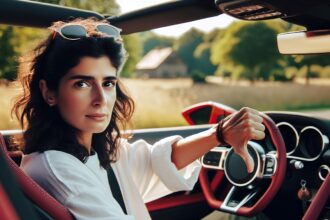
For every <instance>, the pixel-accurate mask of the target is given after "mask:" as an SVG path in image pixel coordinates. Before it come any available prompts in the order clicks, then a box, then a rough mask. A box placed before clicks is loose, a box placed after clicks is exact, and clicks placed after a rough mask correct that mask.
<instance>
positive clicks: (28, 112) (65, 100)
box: [14, 19, 265, 219]
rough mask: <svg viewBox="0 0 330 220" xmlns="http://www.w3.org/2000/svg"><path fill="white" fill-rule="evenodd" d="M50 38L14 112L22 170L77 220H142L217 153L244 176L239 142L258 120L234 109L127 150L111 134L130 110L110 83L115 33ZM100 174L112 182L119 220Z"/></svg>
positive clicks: (70, 27)
mask: <svg viewBox="0 0 330 220" xmlns="http://www.w3.org/2000/svg"><path fill="white" fill-rule="evenodd" d="M51 30H52V31H53V33H52V35H50V36H49V37H48V39H46V40H45V41H44V42H42V43H41V44H40V45H39V46H38V47H37V48H36V50H35V54H34V56H33V57H32V59H31V60H30V61H29V62H27V63H25V64H28V65H30V70H29V73H30V74H28V75H27V76H24V77H22V81H23V87H24V95H23V96H22V97H21V98H20V99H19V100H18V102H17V103H16V105H15V106H14V110H15V111H16V114H17V115H18V117H19V118H20V120H21V124H22V127H23V128H25V129H26V130H25V132H24V140H25V143H24V152H25V154H26V155H25V156H24V158H23V161H22V165H21V166H22V169H23V170H24V171H25V172H26V173H27V174H28V175H30V176H31V177H32V178H33V179H34V180H35V181H36V182H37V183H39V184H40V185H41V186H42V187H43V188H44V189H45V190H46V191H48V192H49V193H50V194H51V195H52V196H54V197H55V198H56V199H57V200H58V201H59V202H61V203H62V204H64V205H65V206H66V207H67V208H68V209H69V210H70V212H71V213H72V214H73V215H74V216H75V218H76V219H150V216H149V214H148V211H147V209H146V207H145V205H144V203H145V202H149V201H152V200H155V199H157V198H159V197H162V196H165V195H167V194H169V193H172V192H175V191H180V190H191V189H192V188H193V186H194V184H195V182H196V181H197V178H198V174H199V171H200V163H199V161H198V160H197V159H198V158H199V157H201V156H202V155H203V154H205V153H206V152H208V151H209V150H210V149H211V148H213V147H215V146H217V145H219V144H229V145H231V146H233V147H234V150H235V151H236V152H237V153H238V154H239V155H241V156H242V158H243V159H244V161H245V163H246V165H247V169H248V171H249V172H251V171H252V170H253V161H252V160H251V158H250V156H249V154H248V153H247V150H246V143H247V141H248V140H250V139H262V138H264V135H265V134H264V129H265V127H264V126H263V125H262V118H261V117H260V116H259V113H258V112H257V111H255V110H253V109H249V108H243V109H241V110H240V111H239V112H237V113H235V114H233V115H231V116H229V117H227V118H226V119H225V120H224V121H223V122H222V123H220V124H219V125H218V126H215V127H213V128H211V129H209V130H207V131H204V132H201V133H198V134H195V135H192V136H190V137H187V138H182V137H180V136H172V137H168V138H165V139H163V140H160V141H159V142H157V143H155V144H154V145H149V144H148V143H146V142H145V141H143V140H139V141H137V142H135V143H132V144H130V143H128V142H127V140H125V139H124V138H122V134H121V133H120V129H119V128H120V124H121V125H122V126H123V128H125V124H126V122H127V121H129V119H130V118H131V116H132V113H133V110H134V103H133V100H132V99H131V98H130V97H129V96H128V95H127V94H126V92H125V90H124V88H123V85H122V84H121V83H120V79H119V73H120V70H121V68H122V66H123V64H124V61H125V58H126V52H125V49H124V46H123V43H122V41H121V38H120V31H119V29H117V28H116V27H113V26H111V25H109V24H108V23H106V22H99V21H95V20H93V19H87V20H75V21H71V22H68V23H64V22H57V23H55V24H54V25H53V26H52V27H51ZM23 69H24V68H23ZM23 69H22V71H23ZM23 74H24V73H22V74H21V75H23ZM20 109H22V113H20ZM107 170H113V171H114V173H115V177H113V178H115V179H117V181H118V183H119V186H120V189H121V192H122V195H123V200H124V204H125V207H126V210H127V214H126V213H125V212H124V211H125V210H123V209H122V208H121V206H120V205H119V203H118V202H117V201H116V200H115V199H114V197H113V195H112V192H111V189H110V188H109V183H108V176H107Z"/></svg>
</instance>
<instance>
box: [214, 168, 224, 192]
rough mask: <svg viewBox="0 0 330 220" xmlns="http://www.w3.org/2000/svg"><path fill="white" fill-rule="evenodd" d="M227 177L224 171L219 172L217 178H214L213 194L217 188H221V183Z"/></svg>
mask: <svg viewBox="0 0 330 220" xmlns="http://www.w3.org/2000/svg"><path fill="white" fill-rule="evenodd" d="M224 177H225V173H224V172H223V171H218V172H217V173H216V174H215V176H214V177H213V179H212V181H211V190H212V192H214V191H215V190H216V189H217V187H218V186H219V184H220V183H221V181H222V180H223V178H224Z"/></svg>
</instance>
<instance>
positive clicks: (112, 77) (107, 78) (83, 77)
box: [69, 75, 117, 80]
mask: <svg viewBox="0 0 330 220" xmlns="http://www.w3.org/2000/svg"><path fill="white" fill-rule="evenodd" d="M71 79H85V80H94V79H95V77H93V76H87V75H74V76H70V77H69V80H71ZM103 80H117V77H116V76H107V77H104V78H103Z"/></svg>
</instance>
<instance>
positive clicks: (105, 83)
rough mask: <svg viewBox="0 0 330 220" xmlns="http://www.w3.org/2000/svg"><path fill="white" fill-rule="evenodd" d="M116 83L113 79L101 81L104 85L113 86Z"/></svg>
mask: <svg viewBox="0 0 330 220" xmlns="http://www.w3.org/2000/svg"><path fill="white" fill-rule="evenodd" d="M115 85H116V82H114V81H107V82H104V83H103V86H105V87H114V86H115Z"/></svg>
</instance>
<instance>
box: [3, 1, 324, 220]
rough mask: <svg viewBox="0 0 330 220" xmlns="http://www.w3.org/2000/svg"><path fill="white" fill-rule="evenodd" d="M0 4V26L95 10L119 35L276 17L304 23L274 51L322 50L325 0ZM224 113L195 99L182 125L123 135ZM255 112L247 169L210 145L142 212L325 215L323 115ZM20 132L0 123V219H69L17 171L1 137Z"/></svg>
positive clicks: (7, 139)
mask: <svg viewBox="0 0 330 220" xmlns="http://www.w3.org/2000/svg"><path fill="white" fill-rule="evenodd" d="M132 4H133V3H132ZM0 5H1V7H0V23H1V24H6V25H15V26H24V27H34V28H46V27H48V26H49V25H51V23H52V22H54V21H58V20H66V19H68V18H72V17H82V18H88V17H96V18H97V19H107V20H108V21H109V22H110V23H111V24H113V25H115V26H117V27H119V28H121V29H122V30H123V31H122V34H124V35H129V34H133V33H138V32H143V31H147V30H152V29H155V28H160V27H165V26H170V25H175V24H180V23H184V22H189V21H194V20H198V19H204V18H209V17H214V16H219V15H221V14H227V15H229V16H232V17H235V18H238V19H241V20H245V21H249V22H255V21H259V20H268V19H275V18H279V19H282V20H284V21H286V22H289V23H292V24H297V25H300V26H303V27H305V30H304V31H299V32H292V33H282V34H279V35H278V36H277V42H278V48H279V51H280V53H282V54H316V53H317V54H319V53H330V2H329V1H327V0H305V1H303V2H302V1H298V0H291V1H284V0H215V1H214V0H175V1H169V2H166V3H162V4H158V5H155V6H151V7H147V8H143V9H139V10H136V11H132V12H128V13H123V14H120V15H118V16H109V15H102V14H100V13H98V12H94V11H87V10H81V9H77V8H69V7H64V6H58V5H52V4H47V3H40V2H33V1H27V0H4V1H1V3H0ZM45 12H46V13H45ZM219 19H221V17H219ZM256 37H257V36H256ZM0 53H1V51H0ZM1 55H2V56H4V55H5V54H1ZM234 111H236V110H235V109H234V108H232V107H230V106H226V105H224V104H221V103H216V102H212V101H208V100H205V102H201V103H196V104H195V105H192V106H189V107H187V108H186V109H183V111H182V116H183V117H184V118H185V120H186V121H187V123H188V124H189V125H190V126H184V127H175V128H161V129H160V128H155V129H139V130H134V131H133V134H134V136H133V139H132V141H134V140H137V139H141V138H143V139H145V140H146V141H148V142H149V143H154V142H155V141H156V140H158V139H160V138H162V137H166V136H169V135H172V134H179V135H181V136H188V135H190V134H194V133H196V132H199V131H203V130H205V129H207V128H209V127H210V126H212V124H214V123H217V122H218V121H219V120H221V119H222V118H224V117H226V116H228V115H230V114H231V113H233V112H234ZM262 115H263V120H264V121H263V122H264V124H265V126H266V128H267V132H266V138H265V139H264V140H261V141H249V143H248V150H249V153H250V154H251V155H252V156H253V159H254V161H255V164H256V166H255V168H254V171H253V172H252V173H251V174H248V173H247V172H246V171H244V170H243V169H242V166H244V164H242V162H241V160H239V159H238V156H237V155H236V154H234V152H233V150H232V149H231V148H228V147H223V146H222V147H220V146H218V147H215V148H213V149H212V150H211V151H210V152H208V153H207V154H205V155H204V156H203V157H202V158H201V162H202V165H203V168H202V171H201V173H200V176H199V181H198V183H197V184H196V186H195V187H194V189H193V190H192V191H189V192H178V193H174V194H171V195H169V196H166V197H164V198H160V199H158V200H155V201H152V202H149V203H147V204H146V205H147V208H148V210H149V212H150V215H151V217H152V219H202V218H203V217H204V216H206V215H208V214H209V213H212V212H213V211H215V210H216V211H221V212H224V213H230V214H233V215H235V216H245V217H253V216H257V215H258V214H259V213H263V214H264V215H266V216H267V217H268V219H303V220H316V219H322V220H325V219H330V200H329V195H330V174H329V171H330V168H329V167H330V146H329V139H330V120H328V119H325V118H319V117H314V116H309V115H305V114H301V113H295V112H284V111H281V112H279V111H267V112H263V113H262ZM0 123H1V122H0ZM21 134H22V131H21V130H2V131H0V219H29V220H30V219H74V216H72V215H71V214H70V212H69V211H68V210H67V209H66V208H65V207H64V206H63V205H61V204H60V203H59V202H57V201H56V200H55V199H54V198H53V197H52V196H51V195H49V194H48V193H47V192H46V191H44V190H43V189H42V188H41V187H40V186H38V184H36V183H35V182H34V181H33V180H32V179H31V178H30V177H28V176H27V175H26V174H24V172H23V171H22V170H20V168H19V163H20V159H21V157H22V152H21V151H19V150H18V149H15V146H14V147H13V143H12V141H11V140H12V138H13V137H17V136H20V135H21Z"/></svg>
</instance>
